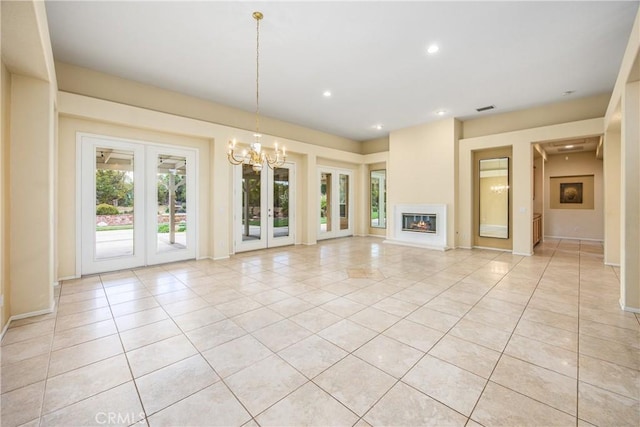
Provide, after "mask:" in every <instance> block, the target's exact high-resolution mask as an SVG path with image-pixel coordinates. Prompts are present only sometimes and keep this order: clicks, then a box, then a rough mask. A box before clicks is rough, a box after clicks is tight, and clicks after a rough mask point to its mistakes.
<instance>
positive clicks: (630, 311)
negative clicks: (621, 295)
mask: <svg viewBox="0 0 640 427" xmlns="http://www.w3.org/2000/svg"><path fill="white" fill-rule="evenodd" d="M620 308H621V309H623V310H624V311H628V312H629V313H638V314H640V308H635V307H627V306H625V305H624V304H623V303H622V300H620Z"/></svg>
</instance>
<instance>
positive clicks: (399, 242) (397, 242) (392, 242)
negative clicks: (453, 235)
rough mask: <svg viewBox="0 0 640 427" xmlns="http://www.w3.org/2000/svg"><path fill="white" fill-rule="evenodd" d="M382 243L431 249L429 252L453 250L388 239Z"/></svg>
mask: <svg viewBox="0 0 640 427" xmlns="http://www.w3.org/2000/svg"><path fill="white" fill-rule="evenodd" d="M382 243H389V244H391V245H399V246H409V247H411V248H421V249H429V250H434V251H440V252H445V251H448V250H450V249H451V248H449V247H443V246H434V245H423V244H419V243H410V242H406V241H404V240H397V239H386V240H383V241H382Z"/></svg>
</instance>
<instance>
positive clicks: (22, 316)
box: [0, 302, 56, 340]
mask: <svg viewBox="0 0 640 427" xmlns="http://www.w3.org/2000/svg"><path fill="white" fill-rule="evenodd" d="M55 305H56V304H55V302H54V303H52V305H51V307H49V308H45V309H44V310H38V311H31V312H29V313H22V314H16V315H15V316H11V317H10V318H9V321H8V322H7V324H6V325H4V328H3V329H2V335H0V340H2V338H4V334H5V333H6V332H7V330H8V329H9V325H11V322H13V321H14V320H20V319H26V318H27V317H35V316H42V315H43V314H50V313H53V310H54V308H55Z"/></svg>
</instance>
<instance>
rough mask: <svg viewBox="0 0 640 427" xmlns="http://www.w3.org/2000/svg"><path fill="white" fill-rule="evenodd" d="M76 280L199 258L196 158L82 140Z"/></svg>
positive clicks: (188, 153)
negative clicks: (84, 275) (86, 275)
mask: <svg viewBox="0 0 640 427" xmlns="http://www.w3.org/2000/svg"><path fill="white" fill-rule="evenodd" d="M77 149H78V153H80V157H79V160H80V161H79V163H80V164H79V168H78V170H79V172H80V173H79V188H80V201H79V206H80V221H79V224H80V225H79V228H80V230H79V236H80V239H79V241H78V244H77V253H78V257H77V258H78V259H77V262H78V267H79V268H77V270H78V273H79V274H93V273H100V272H105V271H114V270H121V269H126V268H133V267H140V266H144V265H151V264H159V263H164V262H172V261H179V260H185V259H191V258H195V255H196V249H195V248H196V241H195V240H196V239H195V237H196V218H195V213H196V206H195V197H194V194H195V182H196V181H195V177H196V174H195V170H196V151H195V150H189V149H177V148H173V147H164V146H160V145H151V144H142V143H138V142H131V141H124V140H119V139H111V138H107V137H99V136H89V135H81V136H79V138H78V147H77Z"/></svg>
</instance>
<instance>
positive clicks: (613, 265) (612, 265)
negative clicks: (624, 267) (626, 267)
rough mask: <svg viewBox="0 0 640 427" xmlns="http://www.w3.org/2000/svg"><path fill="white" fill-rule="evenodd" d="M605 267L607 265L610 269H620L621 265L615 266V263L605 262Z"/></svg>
mask: <svg viewBox="0 0 640 427" xmlns="http://www.w3.org/2000/svg"><path fill="white" fill-rule="evenodd" d="M604 265H607V266H609V267H620V264H615V263H613V262H605V263H604Z"/></svg>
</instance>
